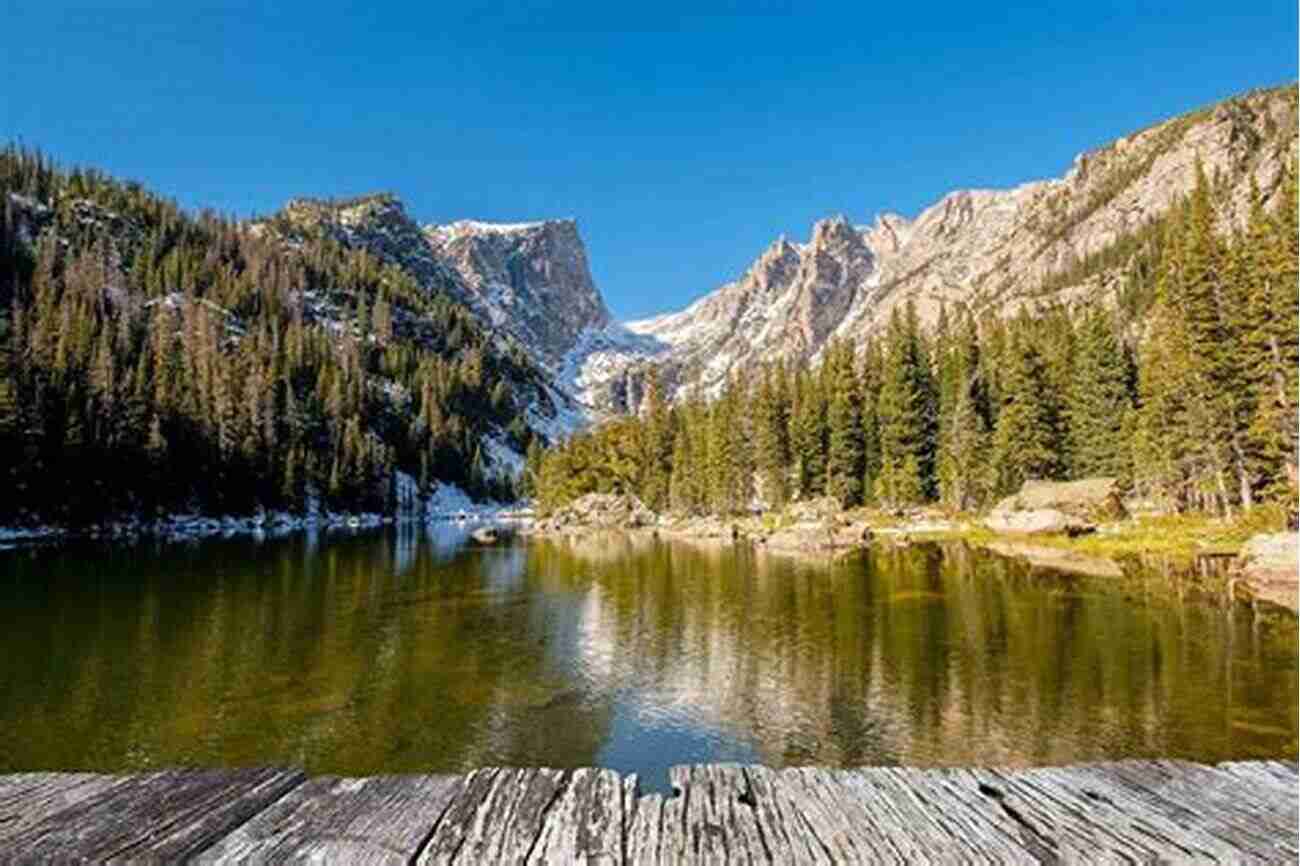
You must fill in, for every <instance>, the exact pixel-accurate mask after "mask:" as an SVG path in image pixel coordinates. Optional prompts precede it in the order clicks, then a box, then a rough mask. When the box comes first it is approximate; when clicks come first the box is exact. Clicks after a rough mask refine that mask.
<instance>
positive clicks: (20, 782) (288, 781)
mask: <svg viewBox="0 0 1300 866" xmlns="http://www.w3.org/2000/svg"><path fill="white" fill-rule="evenodd" d="M670 778H671V780H672V782H673V786H674V790H675V792H676V793H675V795H674V796H672V797H668V798H665V797H662V796H659V795H650V796H644V797H643V796H639V795H638V794H639V792H638V789H637V781H636V777H635V776H628V777H626V778H624V777H621V776H620V775H619V774H618V773H615V772H613V771H611V770H597V769H580V770H570V771H560V770H549V769H494V768H488V769H485V770H477V771H475V772H473V773H470V774H469V775H467V776H464V777H460V776H405V777H403V776H389V777H374V778H366V779H341V778H336V777H325V778H318V779H314V780H312V781H309V782H306V783H305V784H304V779H303V777H302V774H301V773H298V772H294V771H277V770H235V771H217V772H195V771H169V772H164V773H154V774H148V775H143V776H116V777H115V776H99V775H95V774H74V773H68V774H60V773H53V774H52V773H28V774H18V775H14V776H0V862H11V861H13V860H15V859H16V860H19V861H21V862H31V861H35V862H47V861H51V860H57V861H63V862H67V861H95V862H100V861H109V862H112V861H127V860H130V861H138V860H145V861H152V862H157V861H164V862H171V861H175V860H181V859H191V858H196V857H197V860H198V861H199V862H202V863H207V864H215V863H233V862H277V863H279V862H306V861H311V862H330V863H374V864H387V863H392V864H406V863H413V862H418V863H572V862H585V863H591V864H604V866H613V864H618V863H624V862H628V863H651V864H653V863H663V864H668V863H701V864H704V863H741V864H759V863H898V864H903V863H950V862H963V863H998V864H1002V863H1066V862H1178V863H1198V862H1207V863H1208V862H1215V863H1223V862H1231V863H1274V862H1294V861H1295V859H1296V856H1297V853H1300V852H1297V844H1296V839H1295V830H1296V823H1297V813H1296V799H1297V793H1298V789H1300V774H1298V773H1297V768H1296V765H1295V764H1294V763H1293V762H1283V761H1272V762H1261V761H1255V762H1226V763H1224V764H1221V765H1219V766H1217V767H1208V766H1204V765H1199V764H1190V763H1187V762H1183V761H1117V762H1110V763H1104V764H1091V765H1076V766H1072V767H1064V768H1053V767H1040V768H1034V769H1028V770H986V769H952V770H918V769H910V768H890V767H882V768H870V769H860V770H827V769H822V768H791V769H786V770H781V771H774V770H770V769H767V768H764V767H757V766H737V765H725V764H722V765H692V766H684V767H674V768H673V769H672V770H671V771H670Z"/></svg>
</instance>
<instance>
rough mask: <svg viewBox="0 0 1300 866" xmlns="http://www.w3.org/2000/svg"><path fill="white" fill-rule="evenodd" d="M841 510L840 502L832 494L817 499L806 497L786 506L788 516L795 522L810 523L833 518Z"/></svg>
mask: <svg viewBox="0 0 1300 866" xmlns="http://www.w3.org/2000/svg"><path fill="white" fill-rule="evenodd" d="M841 511H843V509H842V508H840V503H839V502H838V501H837V500H836V499H835V498H834V497H831V496H819V497H818V498H816V499H806V500H803V501H801V502H792V503H790V505H788V506H786V509H785V514H786V517H788V518H789V519H791V520H792V521H794V522H795V523H808V522H812V521H818V520H831V519H833V518H834V517H836V516H837V515H838V514H839V513H840V512H841Z"/></svg>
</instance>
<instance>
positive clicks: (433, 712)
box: [0, 525, 1297, 789]
mask: <svg viewBox="0 0 1300 866" xmlns="http://www.w3.org/2000/svg"><path fill="white" fill-rule="evenodd" d="M465 542H466V535H465V530H464V529H463V528H458V527H456V526H452V525H440V526H435V527H411V528H396V529H390V530H388V531H386V532H379V533H374V534H368V535H360V536H343V537H330V538H328V539H322V538H313V537H306V536H298V537H293V538H288V539H281V540H274V541H265V542H255V541H252V540H210V541H201V542H196V543H191V544H173V545H161V546H159V545H153V544H140V545H135V546H118V547H107V546H91V545H86V546H71V547H63V548H47V549H39V548H38V549H19V550H8V551H0V772H12V771H17V770H35V769H86V770H100V771H127V770H141V769H145V768H149V767H161V766H175V765H197V766H240V765H253V764H277V765H285V764H292V765H300V766H304V767H306V768H307V769H308V770H309V771H311V772H316V773H339V774H373V773H395V772H432V771H462V770H467V769H470V768H473V767H476V766H484V765H550V766H559V767H567V766H582V765H597V766H607V767H612V768H614V769H618V770H623V771H636V772H639V773H641V774H642V775H643V788H645V789H656V788H662V786H663V785H665V784H666V769H667V767H669V766H671V765H672V764H678V763H688V762H696V761H745V762H762V763H766V764H770V765H774V766H782V765H794V764H814V763H815V764H827V765H840V766H851V765H864V764H894V763H904V764H917V765H947V764H974V763H979V764H1015V765H1024V764H1053V763H1063V762H1069V761H1081V760H1095V759H1104V758H1118V757H1130V756H1131V757H1139V756H1165V757H1182V758H1189V759H1196V760H1203V761H1219V760H1227V759H1234V758H1255V757H1259V758H1263V757H1268V758H1277V757H1280V756H1289V757H1291V758H1294V757H1295V755H1296V745H1297V635H1296V621H1295V619H1294V618H1293V617H1291V616H1290V615H1273V616H1262V617H1261V616H1255V615H1253V614H1252V613H1251V612H1250V610H1249V609H1245V608H1241V607H1238V608H1237V609H1232V610H1230V609H1227V608H1224V607H1219V606H1215V605H1211V604H1206V603H1203V602H1193V601H1186V600H1179V598H1178V597H1177V596H1176V595H1175V594H1173V593H1171V592H1170V591H1169V590H1168V589H1167V588H1163V589H1161V588H1152V587H1150V586H1146V585H1144V584H1143V582H1141V581H1136V582H1135V581H1132V580H1125V581H1115V580H1088V579H1078V578H1064V577H1061V576H1056V575H1051V574H1045V573H1044V572H1042V571H1034V572H1032V573H1031V571H1030V569H1029V568H1028V567H1027V566H1025V565H1022V564H1019V563H1017V562H1015V561H1012V560H1007V559H1002V558H999V557H996V556H994V555H992V554H988V553H981V552H978V551H976V550H973V549H970V548H967V547H965V546H964V545H945V546H938V545H918V546H913V547H909V548H902V549H892V550H880V551H873V552H871V553H868V554H863V555H861V556H856V557H853V558H851V559H849V560H846V561H843V562H840V563H837V564H834V565H825V564H817V563H811V562H806V561H799V560H792V559H786V558H780V557H775V556H771V555H767V554H763V553H756V552H754V551H751V550H748V549H744V548H735V547H732V546H730V545H724V546H713V545H693V544H689V543H682V542H671V543H670V542H664V541H656V540H653V539H650V538H629V537H626V536H608V535H607V536H601V537H593V538H588V539H583V540H578V541H571V542H569V541H530V542H519V543H514V544H511V545H509V546H503V547H495V548H478V547H470V546H466V544H465ZM1156 582H1157V581H1153V582H1152V583H1153V585H1154V584H1155V583H1156Z"/></svg>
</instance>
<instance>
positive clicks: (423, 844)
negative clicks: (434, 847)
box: [406, 776, 465, 866]
mask: <svg viewBox="0 0 1300 866" xmlns="http://www.w3.org/2000/svg"><path fill="white" fill-rule="evenodd" d="M464 789H465V777H464V776H461V777H460V778H459V779H457V780H456V793H455V794H453V795H451V796H450V797H448V798H447V802H446V803H445V804H444V805H443V807H442V811H441V812H439V813H438V817H437V818H435V819H434V821H433V826H432V827H430V828H429V832H428V833H425V834H424V838H423V839H422V840H420V844H419V845H416V846H415V853H413V854H412V855H411V856H410V857H408V858H407V860H406V866H416V864H417V863H419V862H420V856H421V855H422V854H424V852H425V849H427V848H428V847H429V845H431V844H432V843H433V837H434V834H436V833H437V832H438V828H439V827H441V826H442V822H443V819H445V818H446V817H447V813H448V812H450V811H451V805H452V803H455V802H456V798H457V797H459V796H460V794H461V791H463V790H464ZM457 850H459V849H457Z"/></svg>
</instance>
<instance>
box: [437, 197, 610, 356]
mask: <svg viewBox="0 0 1300 866" xmlns="http://www.w3.org/2000/svg"><path fill="white" fill-rule="evenodd" d="M423 236H424V238H425V239H426V241H427V242H428V247H429V249H430V250H431V251H432V253H433V255H434V256H435V257H436V258H438V260H439V261H441V262H443V263H445V264H447V265H449V266H450V267H451V268H453V269H454V270H455V272H456V274H457V275H458V276H459V278H460V282H461V285H462V286H463V287H464V292H465V295H466V297H467V298H468V300H469V303H470V307H471V308H472V309H474V310H476V311H477V312H478V313H479V314H480V315H481V316H482V317H483V318H484V319H486V320H487V321H488V322H489V323H490V324H491V325H492V326H493V327H495V328H499V329H502V330H505V331H507V332H509V333H510V334H511V335H512V336H513V337H514V338H515V339H516V340H518V341H519V343H520V344H521V345H523V346H525V347H526V348H527V349H528V350H529V351H530V352H532V353H533V355H534V357H535V358H536V359H537V360H538V361H540V362H541V363H542V364H543V365H544V366H546V367H548V368H550V369H552V370H554V369H555V368H556V367H557V366H558V365H559V364H560V362H561V360H562V359H563V358H564V356H565V354H567V353H568V352H569V351H570V350H572V349H573V348H574V346H575V345H577V343H578V341H579V338H580V337H581V336H582V334H583V333H584V332H586V331H588V330H601V329H604V328H605V327H607V326H608V325H610V324H611V323H612V322H613V317H612V316H611V315H610V313H609V310H608V309H607V308H606V307H605V301H604V299H603V298H602V297H601V295H600V292H599V291H597V290H596V285H595V283H594V282H592V279H591V269H590V267H589V265H588V263H587V250H586V247H585V246H584V245H583V243H582V238H581V237H580V236H579V235H578V225H577V223H575V222H574V221H573V220H570V219H561V220H543V221H541V222H530V223H516V224H501V223H485V222H478V221H474V220H462V221H460V222H454V223H450V224H449V225H442V226H426V227H425V228H424V230H423Z"/></svg>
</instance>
